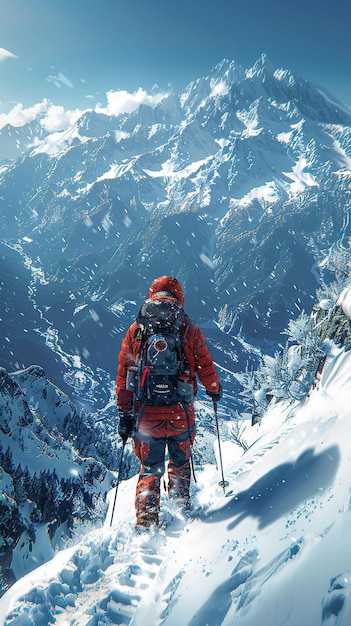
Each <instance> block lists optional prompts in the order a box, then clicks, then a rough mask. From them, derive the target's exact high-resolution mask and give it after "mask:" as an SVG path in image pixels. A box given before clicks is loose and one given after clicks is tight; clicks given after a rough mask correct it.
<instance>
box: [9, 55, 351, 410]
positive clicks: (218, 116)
mask: <svg viewBox="0 0 351 626" xmlns="http://www.w3.org/2000/svg"><path fill="white" fill-rule="evenodd" d="M44 113H45V111H43V110H41V113H40V114H41V116H43V115H44ZM40 119H41V118H40V117H39V118H36V119H35V120H34V121H33V122H32V123H31V124H29V126H30V127H31V128H32V129H33V130H32V132H33V134H34V135H35V142H33V141H32V142H31V143H30V144H28V146H29V147H28V148H27V150H26V151H23V154H22V156H21V157H19V158H18V159H16V160H14V161H13V162H12V163H11V164H10V165H8V166H7V167H4V168H3V169H2V171H1V174H0V189H1V191H0V215H1V218H0V233H1V235H0V236H1V242H2V244H3V245H5V247H6V250H4V249H2V250H3V251H2V261H3V268H4V270H3V274H4V275H5V280H4V279H3V278H2V280H1V282H2V284H1V285H0V287H1V292H2V293H3V292H4V291H5V293H6V304H4V300H5V299H4V298H1V304H0V311H1V313H0V317H1V318H2V324H3V328H4V332H3V334H2V342H1V343H2V345H1V350H2V353H1V359H2V364H3V366H4V367H6V368H7V369H8V370H9V371H11V370H14V369H17V368H18V367H28V366H29V365H31V364H32V361H31V360H30V361H29V359H28V356H26V354H27V355H29V354H30V350H29V349H28V346H29V345H30V346H31V348H33V349H34V350H35V353H36V356H37V362H38V363H39V364H41V363H42V362H44V361H45V364H46V363H47V365H45V370H46V373H47V375H48V376H49V377H50V378H51V379H52V380H53V381H54V382H55V384H58V385H59V386H60V387H63V388H65V385H67V380H70V379H72V376H71V375H70V374H69V375H68V376H66V377H65V376H64V371H63V370H64V369H66V367H67V365H66V364H64V365H63V361H64V358H63V355H65V359H66V361H70V369H74V367H73V368H72V361H75V362H76V363H77V362H78V361H79V363H80V367H81V368H84V367H87V368H91V369H92V370H93V371H94V370H96V369H97V368H99V371H104V372H106V373H107V375H108V376H110V377H113V376H114V372H115V368H116V353H117V350H118V347H119V344H120V340H121V335H122V334H123V332H124V330H125V328H126V326H127V325H128V324H129V322H130V320H131V319H132V318H133V316H134V314H135V312H136V311H137V309H138V306H139V304H140V302H141V301H142V299H143V297H144V296H145V294H146V292H147V288H148V284H149V283H150V282H151V280H152V279H153V278H154V277H155V275H159V274H163V273H172V274H176V275H177V277H178V278H179V279H180V280H181V281H182V283H183V284H184V288H185V291H186V306H187V310H188V312H189V314H190V315H191V316H194V317H195V318H196V319H197V320H198V321H199V322H200V323H202V324H203V325H204V326H211V328H209V332H208V335H209V341H210V343H211V345H212V346H216V345H221V346H222V347H223V348H224V349H223V351H222V353H221V354H222V356H221V355H219V360H220V361H219V362H220V364H221V365H222V366H223V367H226V369H229V370H230V369H232V368H231V367H228V363H225V362H221V359H222V358H223V355H225V354H233V353H237V354H238V361H239V369H240V368H241V369H242V368H244V367H245V356H244V359H243V358H242V353H241V350H240V346H239V345H238V343H237V339H236V338H237V335H238V333H239V330H240V329H241V330H242V333H243V335H244V337H245V338H246V339H248V340H249V341H250V342H251V343H253V344H256V345H257V346H259V347H261V348H262V346H263V347H264V348H265V349H268V350H269V349H270V346H272V345H274V346H275V345H276V344H277V343H278V342H279V341H280V333H281V331H282V329H283V328H284V327H285V326H286V324H287V322H288V320H289V319H290V318H291V317H294V316H295V315H297V314H299V312H300V311H301V310H303V309H305V310H307V311H310V310H311V307H312V305H313V302H314V299H315V291H316V287H317V286H318V283H319V281H320V277H321V272H322V269H321V266H320V264H321V262H322V261H324V260H325V258H326V257H327V255H328V254H329V250H330V248H331V247H332V246H335V245H337V243H338V242H340V241H345V242H346V241H347V238H348V236H349V229H350V226H349V218H348V216H349V213H348V212H349V206H350V204H349V202H350V164H351V144H350V135H351V130H350V129H351V113H350V112H349V111H347V110H345V109H344V108H343V107H342V106H341V105H340V104H339V103H337V102H336V101H335V100H334V99H333V98H332V97H331V96H329V95H328V94H326V93H325V92H323V91H322V90H321V89H320V88H317V87H315V86H314V85H312V84H311V83H309V82H308V81H305V80H303V79H302V78H300V77H299V76H296V75H294V74H293V73H292V72H290V71H287V70H284V71H283V70H280V69H275V68H274V67H273V66H272V65H271V64H270V62H269V60H268V59H267V58H266V57H265V56H262V58H261V59H259V60H258V61H257V63H256V64H255V65H254V67H252V68H250V69H248V70H244V69H242V68H240V67H239V66H238V65H237V64H235V63H234V62H229V61H223V62H222V63H220V64H219V65H218V66H217V67H215V68H214V69H213V70H212V71H211V72H210V74H209V75H208V76H207V77H205V78H201V79H198V80H196V81H194V82H193V83H191V84H190V85H189V86H188V87H187V88H186V90H185V91H184V93H182V94H179V95H174V94H173V95H169V96H168V97H165V98H164V99H163V100H162V101H161V102H159V103H158V104H157V105H156V106H154V107H151V106H146V105H142V106H140V107H139V108H138V109H137V110H136V111H134V112H132V113H130V114H123V115H122V114H121V115H118V116H110V115H106V114H105V113H98V112H97V111H86V112H84V113H83V114H82V116H81V117H80V118H79V119H78V120H77V122H76V123H75V124H74V125H73V126H71V127H69V128H66V129H65V130H61V131H58V132H55V133H51V134H47V133H46V134H45V136H42V134H40V133H38V132H37V130H36V129H37V128H38V124H39V122H40ZM39 125H40V127H41V128H43V123H42V124H39ZM1 132H6V133H7V134H8V130H6V129H3V131H1ZM34 143H35V146H34V147H33V145H34ZM8 248H12V250H15V251H16V254H17V258H18V262H17V267H18V266H19V265H21V266H22V268H23V269H21V268H19V267H18V270H17V272H16V281H17V277H18V289H20V288H21V289H26V288H29V290H30V299H29V301H26V302H24V304H23V305H24V306H25V307H26V308H27V314H29V316H30V319H32V320H35V323H34V324H32V323H31V324H30V325H28V328H25V331H26V334H25V335H21V337H19V336H18V333H17V332H16V330H14V321H15V325H16V326H17V323H18V321H19V322H20V328H23V320H19V316H20V315H21V310H20V308H19V307H18V306H16V305H15V302H16V298H17V299H18V295H17V294H18V291H17V289H15V290H14V289H12V278H11V277H10V276H9V279H8V281H7V280H6V278H7V274H11V272H12V267H13V261H12V260H9V259H8V255H9V254H10V253H9V251H8ZM12 256H13V255H12ZM323 267H324V269H323V271H324V272H325V271H326V268H325V265H324V266H323ZM12 273H13V272H12ZM4 283H5V284H4ZM16 284H17V283H16ZM20 285H21V287H20ZM8 292H9V293H8ZM11 300H13V302H11ZM8 302H9V304H8ZM9 309H10V311H9ZM26 317H27V315H26ZM38 318H39V320H38ZM219 320H221V321H220V326H221V327H222V330H221V329H220V328H218V321H219ZM233 320H234V321H233ZM214 322H215V325H214ZM33 327H34V328H35V332H34V333H33ZM223 331H224V332H223ZM5 337H6V339H5ZM48 345H49V347H50V350H51V351H52V352H53V353H54V354H53V355H51V356H49V355H48V349H47V348H48ZM75 357H79V359H77V358H75ZM73 378H74V377H73ZM227 386H228V388H229V389H233V391H234V394H235V392H236V387H235V381H234V379H233V377H232V378H231V379H230V380H228V385H227ZM72 393H74V389H72ZM103 402H104V399H102V400H101V403H100V405H101V404H103Z"/></svg>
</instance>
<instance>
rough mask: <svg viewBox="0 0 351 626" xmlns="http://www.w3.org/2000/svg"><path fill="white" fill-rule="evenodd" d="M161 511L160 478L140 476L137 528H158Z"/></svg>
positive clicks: (137, 495)
mask: <svg viewBox="0 0 351 626" xmlns="http://www.w3.org/2000/svg"><path fill="white" fill-rule="evenodd" d="M159 510H160V476H150V475H148V474H140V476H139V480H138V484H137V488H136V496H135V511H136V518H137V521H136V526H138V527H139V526H140V527H143V528H144V529H145V528H149V527H150V526H157V525H158V517H159Z"/></svg>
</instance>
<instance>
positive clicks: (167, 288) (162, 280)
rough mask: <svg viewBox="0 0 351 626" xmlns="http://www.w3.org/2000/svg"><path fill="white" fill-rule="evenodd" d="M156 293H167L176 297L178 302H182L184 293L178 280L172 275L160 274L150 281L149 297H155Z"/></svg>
mask: <svg viewBox="0 0 351 626" xmlns="http://www.w3.org/2000/svg"><path fill="white" fill-rule="evenodd" d="M158 294H160V296H159V297H162V295H166V294H169V295H171V296H173V297H174V298H176V299H177V300H178V302H180V304H182V305H183V304H184V295H183V290H182V288H181V285H180V282H179V281H178V280H177V279H176V278H173V277H172V276H160V277H159V278H155V280H154V281H153V282H152V283H151V285H150V289H149V298H155V297H156V298H157V297H158Z"/></svg>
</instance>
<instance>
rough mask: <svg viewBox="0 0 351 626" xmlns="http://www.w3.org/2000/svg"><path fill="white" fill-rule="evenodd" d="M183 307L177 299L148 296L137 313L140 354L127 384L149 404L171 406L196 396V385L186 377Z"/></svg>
mask: <svg viewBox="0 0 351 626" xmlns="http://www.w3.org/2000/svg"><path fill="white" fill-rule="evenodd" d="M184 319H185V313H184V309H183V307H182V306H181V305H180V304H179V303H178V302H177V301H176V300H169V299H158V300H157V299H154V300H153V299H149V300H146V301H145V302H144V304H143V305H142V307H141V309H140V311H139V314H138V316H137V322H138V330H137V333H139V337H140V354H139V359H138V363H137V366H136V368H134V370H135V371H134V372H128V377H127V388H128V389H131V390H133V391H134V393H135V395H136V396H137V398H138V399H139V400H140V401H141V402H142V403H143V404H146V405H149V406H172V405H176V404H179V403H184V402H186V403H187V402H191V401H192V400H193V386H192V385H191V384H190V383H188V382H186V380H184V379H185V378H186V372H187V363H186V359H185V356H184V352H183V348H182V340H181V335H180V330H181V328H182V325H183V323H184Z"/></svg>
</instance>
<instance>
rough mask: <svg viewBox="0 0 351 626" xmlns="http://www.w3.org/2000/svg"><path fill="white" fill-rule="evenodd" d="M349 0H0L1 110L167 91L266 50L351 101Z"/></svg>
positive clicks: (278, 62) (83, 104) (246, 62)
mask: <svg viewBox="0 0 351 626" xmlns="http://www.w3.org/2000/svg"><path fill="white" fill-rule="evenodd" d="M350 23H351V2H350V0H333V1H331V0H328V1H327V0H294V2H293V1H292V0H250V1H249V0H240V1H239V0H0V113H7V112H8V111H9V110H10V109H11V108H12V107H13V106H14V105H15V104H16V103H22V104H23V105H24V106H25V107H28V106H32V105H34V104H35V103H37V102H40V101H42V100H43V98H48V99H49V100H50V101H51V102H53V103H54V104H57V105H63V106H64V107H68V108H87V107H89V106H90V107H93V106H96V104H97V103H99V102H100V103H102V104H104V103H106V93H107V92H108V91H114V90H125V91H128V92H135V91H136V90H138V88H140V87H141V88H143V89H144V90H146V91H147V92H148V93H151V91H152V89H153V87H154V86H155V85H157V86H158V89H159V90H160V91H167V90H168V89H169V88H170V87H171V89H172V90H173V91H175V92H181V91H182V89H183V88H184V87H185V86H186V85H187V84H188V83H189V82H190V81H191V80H194V79H196V78H198V77H201V76H204V75H206V74H208V72H209V70H210V69H211V68H212V67H213V66H214V65H216V64H217V63H218V62H220V61H221V60H222V59H223V58H228V59H230V60H235V61H236V62H237V63H238V64H240V65H242V66H243V67H244V68H249V67H251V66H252V65H253V64H254V62H255V61H256V60H257V58H258V57H259V56H260V55H261V53H263V52H265V53H267V55H268V57H269V59H270V60H271V61H272V63H273V65H274V66H276V67H279V68H280V67H282V68H284V69H291V70H293V71H296V72H297V73H299V74H300V75H301V76H303V77H304V78H307V79H309V80H312V81H313V82H314V83H316V84H318V85H320V86H322V87H324V88H326V89H327V90H328V91H329V92H330V93H331V94H332V95H334V96H335V97H336V98H338V99H339V100H340V101H341V102H342V103H343V104H344V105H346V106H347V107H348V108H350V109H351V49H350V45H349V37H350V34H349V29H350V26H349V25H350Z"/></svg>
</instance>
